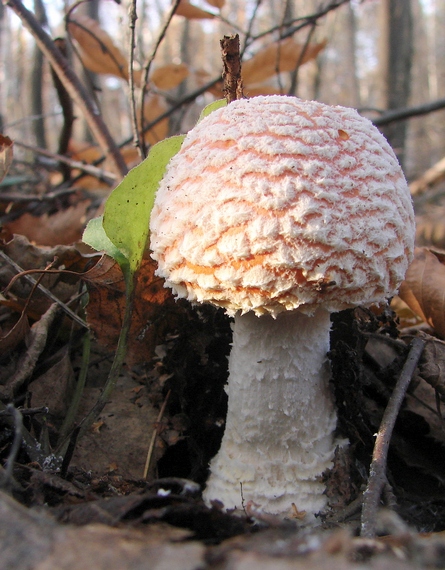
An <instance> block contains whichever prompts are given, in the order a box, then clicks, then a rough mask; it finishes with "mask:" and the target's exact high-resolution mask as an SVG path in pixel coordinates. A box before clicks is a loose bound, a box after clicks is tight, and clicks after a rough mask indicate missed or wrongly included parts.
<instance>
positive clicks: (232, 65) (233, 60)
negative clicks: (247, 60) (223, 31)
mask: <svg viewBox="0 0 445 570" xmlns="http://www.w3.org/2000/svg"><path fill="white" fill-rule="evenodd" d="M220 44H221V57H222V61H223V73H222V77H223V81H224V87H223V93H224V95H225V98H226V100H227V103H232V101H236V100H237V99H243V98H244V93H243V80H242V77H241V56H240V48H239V35H238V34H236V35H234V36H224V38H223V39H222V40H221V41H220Z"/></svg>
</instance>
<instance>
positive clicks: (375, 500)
mask: <svg viewBox="0 0 445 570" xmlns="http://www.w3.org/2000/svg"><path fill="white" fill-rule="evenodd" d="M424 346H425V341H424V340H423V339H421V338H419V337H416V338H414V340H413V341H412V342H411V345H410V350H409V353H408V357H407V359H406V361H405V364H404V365H403V368H402V371H401V373H400V376H399V379H398V380H397V383H396V386H395V388H394V391H393V393H392V394H391V397H390V399H389V402H388V405H387V407H386V410H385V413H384V414H383V418H382V422H381V424H380V428H379V431H378V433H377V436H376V440H375V444H374V451H373V454H372V461H371V466H370V468H369V479H368V484H367V487H366V490H365V492H364V493H363V509H362V518H361V533H360V534H361V536H362V537H364V538H373V537H374V536H375V535H376V527H377V512H378V508H379V504H380V498H381V495H382V492H383V490H384V487H385V485H386V484H387V479H386V465H387V457H388V450H389V443H390V440H391V436H392V432H393V430H394V425H395V423H396V419H397V416H398V413H399V410H400V407H401V405H402V402H403V400H404V398H405V394H406V390H407V389H408V386H409V384H410V382H411V379H412V377H413V374H414V372H415V370H416V367H417V363H418V361H419V358H420V356H421V355H422V352H423V348H424Z"/></svg>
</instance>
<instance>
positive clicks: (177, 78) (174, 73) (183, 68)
mask: <svg viewBox="0 0 445 570" xmlns="http://www.w3.org/2000/svg"><path fill="white" fill-rule="evenodd" d="M188 75H189V68H188V66H187V65H185V63H169V64H168V65H163V66H162V67H158V68H157V69H155V70H154V71H153V73H152V74H151V76H150V79H151V81H153V83H154V84H155V85H156V87H157V88H158V89H163V90H166V91H167V90H168V89H174V88H175V87H177V86H178V85H179V84H180V83H182V82H183V81H184V79H186V78H187V77H188Z"/></svg>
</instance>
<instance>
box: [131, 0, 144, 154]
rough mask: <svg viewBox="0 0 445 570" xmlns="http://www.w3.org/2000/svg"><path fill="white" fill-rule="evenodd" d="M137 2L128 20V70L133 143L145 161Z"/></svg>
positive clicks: (132, 2) (133, 4)
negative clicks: (139, 103) (136, 68)
mask: <svg viewBox="0 0 445 570" xmlns="http://www.w3.org/2000/svg"><path fill="white" fill-rule="evenodd" d="M136 2H137V0H131V2H130V7H129V9H128V19H129V26H130V57H129V64H128V67H129V70H128V88H129V91H130V114H131V124H132V128H133V143H134V146H135V147H136V148H137V150H138V152H139V156H140V157H141V159H144V158H145V156H144V151H143V149H142V141H141V133H140V130H139V127H138V118H137V109H136V96H135V84H134V51H135V49H136V20H137V19H138V15H137V10H136Z"/></svg>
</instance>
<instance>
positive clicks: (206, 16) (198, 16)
mask: <svg viewBox="0 0 445 570" xmlns="http://www.w3.org/2000/svg"><path fill="white" fill-rule="evenodd" d="M175 14H176V15H177V16H184V18H187V19H188V20H211V19H213V18H214V17H215V15H214V14H212V13H210V12H207V11H206V10H202V9H201V8H198V6H195V5H194V4H190V2H189V1H188V0H181V2H180V3H179V6H178V8H177V10H176V12H175Z"/></svg>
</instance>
